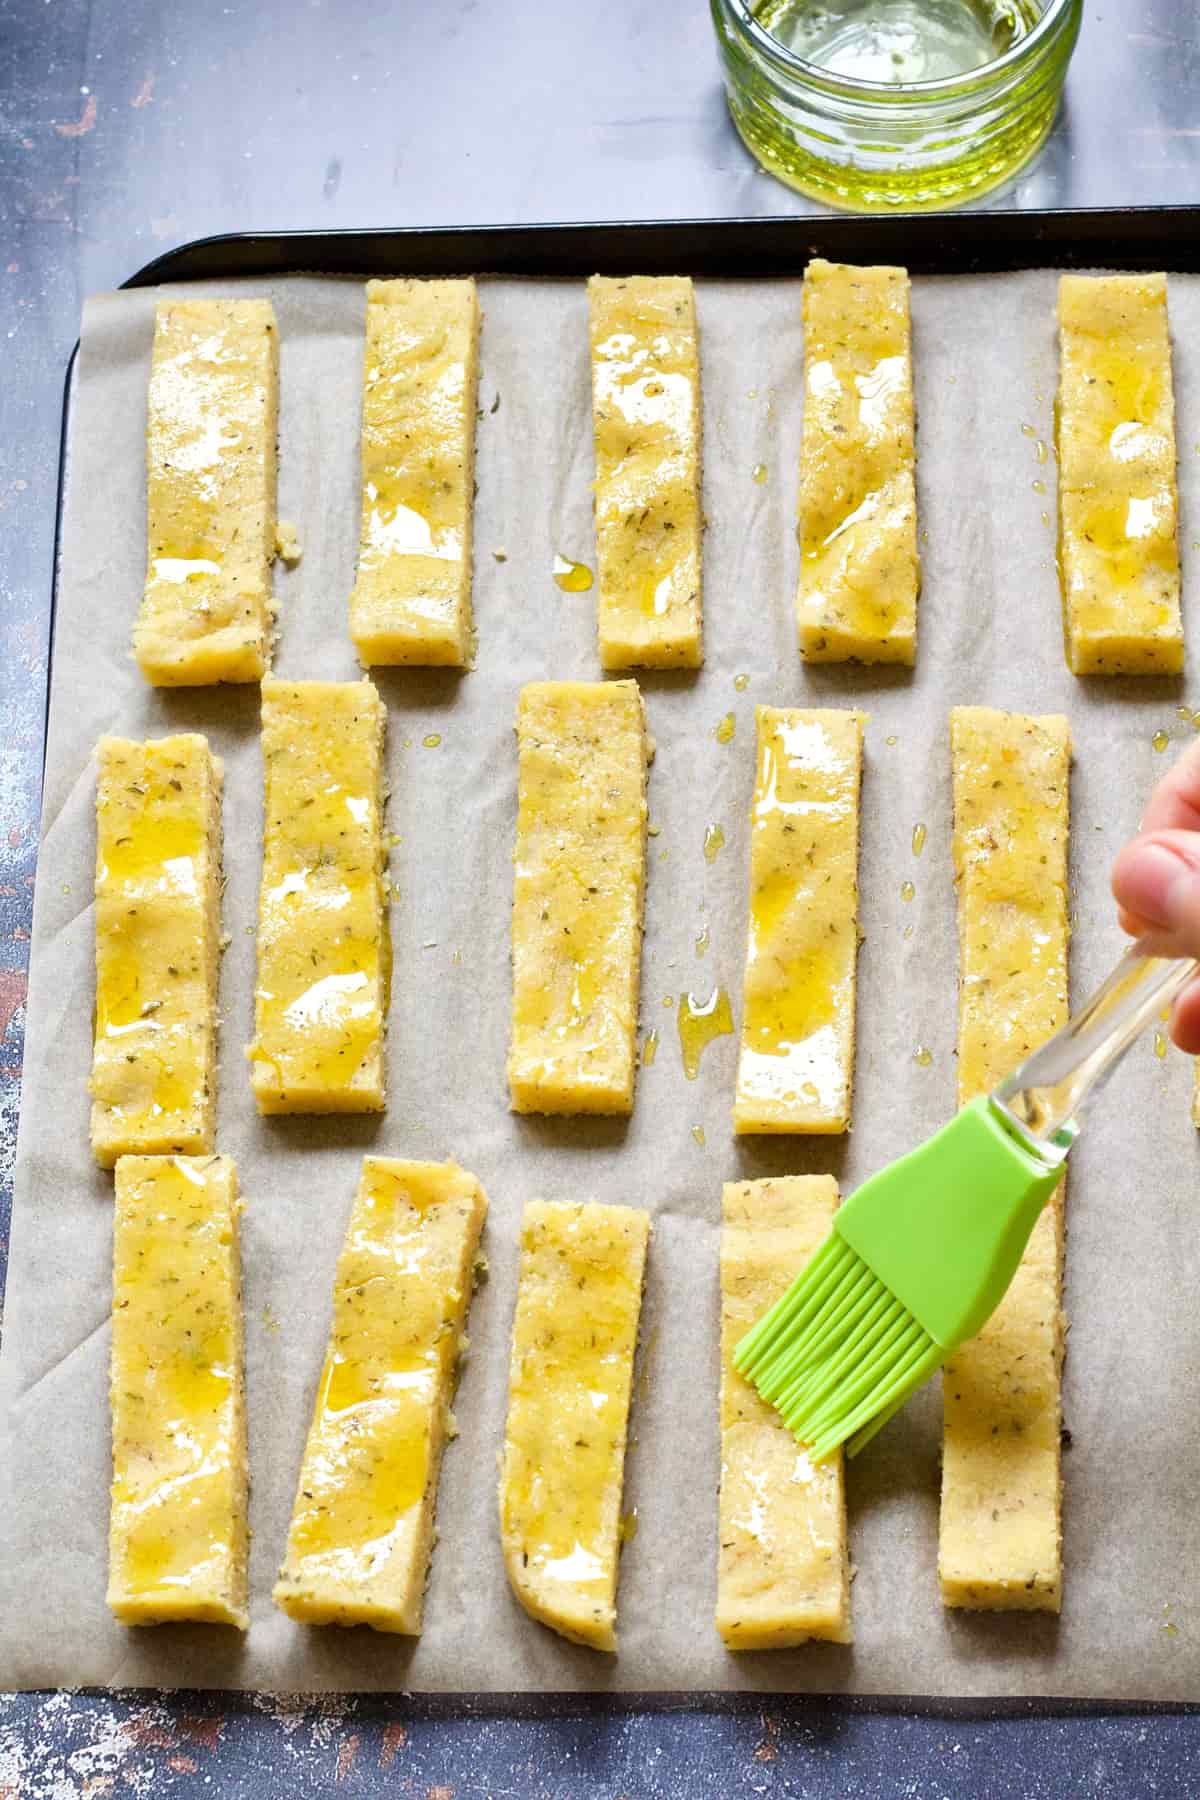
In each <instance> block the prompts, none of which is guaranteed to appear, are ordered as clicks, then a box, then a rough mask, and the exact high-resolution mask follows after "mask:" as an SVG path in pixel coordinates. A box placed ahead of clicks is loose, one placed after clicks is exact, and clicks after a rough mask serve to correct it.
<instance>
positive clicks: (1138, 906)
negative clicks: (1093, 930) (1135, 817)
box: [1112, 830, 1200, 956]
mask: <svg viewBox="0 0 1200 1800" xmlns="http://www.w3.org/2000/svg"><path fill="white" fill-rule="evenodd" d="M1112 890H1113V895H1114V897H1115V899H1116V902H1117V905H1118V907H1120V908H1121V909H1122V911H1123V912H1124V913H1126V914H1128V915H1129V916H1130V917H1131V918H1132V919H1133V920H1135V921H1136V922H1137V923H1138V924H1139V925H1140V926H1142V927H1143V928H1144V929H1142V930H1141V931H1139V933H1138V935H1139V936H1140V937H1143V938H1145V937H1154V938H1155V939H1165V940H1166V944H1167V948H1166V950H1165V951H1163V952H1161V953H1163V954H1167V955H1172V956H1200V831H1183V830H1174V831H1154V832H1149V833H1146V834H1144V835H1143V836H1141V837H1136V838H1134V840H1133V842H1132V843H1131V844H1126V845H1125V847H1124V848H1123V849H1122V850H1121V851H1120V852H1119V853H1118V855H1117V858H1116V861H1115V862H1114V863H1113V871H1112Z"/></svg>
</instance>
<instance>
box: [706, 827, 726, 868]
mask: <svg viewBox="0 0 1200 1800" xmlns="http://www.w3.org/2000/svg"><path fill="white" fill-rule="evenodd" d="M724 847H725V833H724V831H723V830H722V828H721V826H720V825H710V826H709V827H708V829H707V830H706V832H705V833H704V860H705V862H716V860H717V858H718V856H719V855H720V854H721V851H722V850H723V849H724Z"/></svg>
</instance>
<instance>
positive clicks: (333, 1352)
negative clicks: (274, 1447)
mask: <svg viewBox="0 0 1200 1800" xmlns="http://www.w3.org/2000/svg"><path fill="white" fill-rule="evenodd" d="M486 1211H487V1198H486V1196H485V1194H484V1191H483V1189H482V1188H481V1187H480V1185H479V1183H478V1182H477V1181H476V1179H475V1177H474V1176H473V1175H468V1174H467V1172H466V1171H465V1170H464V1169H460V1168H458V1167H456V1165H455V1164H454V1163H422V1162H396V1161H393V1160H392V1159H391V1158H389V1157H383V1156H368V1157H366V1158H364V1161H363V1173H362V1182H361V1185H360V1187H359V1190H358V1198H357V1200H356V1201H355V1204H354V1212H353V1215H352V1216H351V1219H350V1225H349V1229H348V1230H347V1232H346V1241H345V1243H344V1245H343V1246H342V1253H341V1256H340V1257H339V1259H338V1268H337V1277H336V1280H335V1283H334V1293H333V1324H332V1327H331V1330H330V1337H329V1349H328V1351H327V1352H326V1356H325V1367H324V1369H323V1371H322V1374H321V1384H320V1387H319V1389H318V1392H317V1401H316V1407H315V1409H314V1412H313V1419H312V1426H311V1429H310V1431H309V1434H308V1443H307V1446H306V1448H305V1452H304V1462H303V1464H302V1466H301V1470H300V1481H299V1486H298V1488H297V1492H296V1503H295V1507H294V1509H293V1512H292V1524H291V1530H290V1532H289V1535H288V1542H287V1552H286V1555H285V1557H284V1562H283V1568H282V1569H281V1570H280V1574H279V1580H278V1581H277V1583H276V1584H275V1596H274V1597H275V1603H276V1605H277V1606H280V1607H282V1608H283V1610H284V1612H286V1613H288V1614H290V1616H291V1617H292V1618H293V1619H299V1620H301V1621H302V1622H304V1623H305V1624H309V1625H370V1626H373V1627H374V1629H375V1630H376V1631H396V1632H404V1633H407V1634H408V1635H409V1636H416V1635H417V1634H418V1633H419V1632H420V1630H421V1615H422V1609H423V1603H424V1595H425V1578H426V1575H427V1574H428V1571H429V1557H430V1552H431V1551H432V1549H433V1538H434V1529H433V1520H434V1510H435V1508H436V1505H437V1489H438V1475H439V1472H440V1469H441V1461H442V1451H443V1449H444V1448H445V1443H446V1436H447V1431H448V1430H449V1429H450V1428H451V1426H452V1415H451V1412H450V1400H451V1397H452V1394H453V1390H454V1379H455V1375H456V1372H457V1368H458V1359H459V1354H460V1351H461V1349H462V1347H463V1345H464V1344H465V1341H466V1340H465V1339H464V1337H463V1335H462V1332H463V1326H464V1324H465V1322H466V1316H467V1307H468V1305H469V1304H470V1299H471V1286H472V1281H473V1279H474V1263H475V1256H476V1251H477V1250H478V1247H479V1234H480V1231H481V1230H482V1228H483V1220H484V1215H485V1213H486Z"/></svg>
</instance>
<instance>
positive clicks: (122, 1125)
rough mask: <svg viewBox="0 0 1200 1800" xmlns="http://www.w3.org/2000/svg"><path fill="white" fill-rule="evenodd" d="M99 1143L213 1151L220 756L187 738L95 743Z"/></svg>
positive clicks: (101, 1157)
mask: <svg viewBox="0 0 1200 1800" xmlns="http://www.w3.org/2000/svg"><path fill="white" fill-rule="evenodd" d="M96 758H97V763H98V765H99V766H98V775H97V783H96V1024H95V1044H94V1048H93V1052H92V1078H91V1082H90V1084H89V1086H90V1088H91V1095H92V1126H91V1133H92V1151H93V1153H94V1155H95V1158H96V1161H97V1162H98V1163H99V1164H100V1165H101V1167H102V1168H105V1169H111V1168H112V1166H113V1164H114V1162H115V1161H116V1159H117V1158H118V1156H126V1155H129V1154H131V1153H138V1152H141V1153H144V1154H157V1153H164V1152H166V1151H170V1150H180V1151H185V1152H188V1153H192V1154H198V1153H201V1152H204V1151H209V1150H211V1149H212V1147H213V1137H214V1133H215V1130H216V1084H217V1073H216V1037H217V1019H216V1006H217V976H218V970H219V967H220V960H221V764H220V761H219V759H218V758H216V757H214V756H213V755H212V754H211V752H210V751H209V747H208V740H207V739H206V738H203V737H198V736H195V735H193V734H190V733H189V734H186V735H183V736H180V737H169V738H157V739H151V740H150V741H149V742H146V743H138V742H134V741H132V740H130V739H129V738H113V737H106V738H101V740H100V742H99V744H98V745H97V749H96Z"/></svg>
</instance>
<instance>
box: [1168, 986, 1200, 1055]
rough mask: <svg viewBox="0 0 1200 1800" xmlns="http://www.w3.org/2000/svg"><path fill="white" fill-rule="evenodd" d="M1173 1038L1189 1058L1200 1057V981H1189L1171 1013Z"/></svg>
mask: <svg viewBox="0 0 1200 1800" xmlns="http://www.w3.org/2000/svg"><path fill="white" fill-rule="evenodd" d="M1171 1036H1172V1038H1174V1040H1175V1042H1176V1043H1177V1044H1178V1045H1179V1048H1180V1049H1181V1050H1186V1051H1187V1053H1188V1055H1189V1056H1200V979H1197V980H1196V981H1189V983H1188V985H1187V986H1186V987H1185V988H1184V990H1183V992H1182V994H1180V996H1179V998H1178V999H1177V1000H1176V1002H1175V1005H1174V1008H1173V1009H1172V1012H1171Z"/></svg>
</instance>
